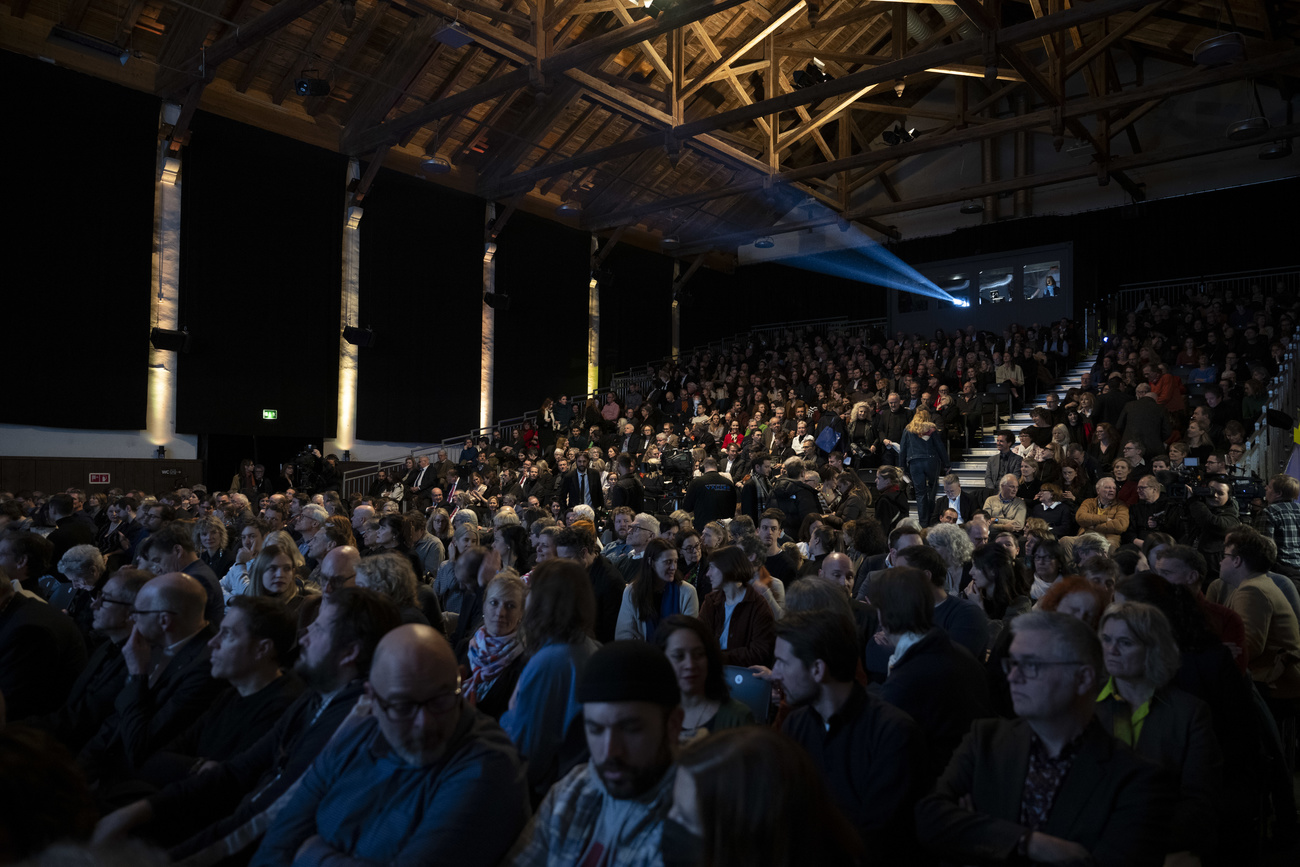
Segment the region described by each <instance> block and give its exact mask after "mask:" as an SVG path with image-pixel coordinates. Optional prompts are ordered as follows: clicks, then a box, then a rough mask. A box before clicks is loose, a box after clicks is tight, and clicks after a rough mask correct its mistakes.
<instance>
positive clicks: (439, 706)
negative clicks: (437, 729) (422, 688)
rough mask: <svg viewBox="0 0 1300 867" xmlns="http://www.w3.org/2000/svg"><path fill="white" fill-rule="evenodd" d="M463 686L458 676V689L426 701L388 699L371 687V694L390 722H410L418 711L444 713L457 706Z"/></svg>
mask: <svg viewBox="0 0 1300 867" xmlns="http://www.w3.org/2000/svg"><path fill="white" fill-rule="evenodd" d="M460 694H461V686H460V678H456V689H455V690H454V691H452V692H443V693H439V694H438V695H435V696H432V697H430V698H426V699H425V700H424V701H388V700H387V699H385V698H384V697H383V696H381V695H380V694H379V693H377V692H375V688H374V687H373V686H372V687H370V696H371V698H373V699H374V700H375V704H376V705H378V706H379V709H380V710H382V711H383V712H384V716H386V717H388V720H389V722H409V721H410V720H413V719H415V715H416V713H418V712H419V711H421V710H423V711H425V712H426V713H432V714H444V713H447V712H448V711H450V710H451V709H452V708H454V707H455V706H456V703H457V702H458V701H459V700H460Z"/></svg>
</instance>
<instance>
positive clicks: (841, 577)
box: [817, 552, 853, 590]
mask: <svg viewBox="0 0 1300 867" xmlns="http://www.w3.org/2000/svg"><path fill="white" fill-rule="evenodd" d="M817 574H818V575H819V576H820V577H822V578H825V579H826V580H827V581H830V582H832V583H834V584H835V585H836V586H837V587H844V589H845V590H852V589H853V561H852V560H850V559H849V557H848V555H847V554H841V553H839V552H833V553H831V554H827V555H826V558H825V559H824V560H822V565H821V569H820V570H818V572H817Z"/></svg>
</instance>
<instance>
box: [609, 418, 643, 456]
mask: <svg viewBox="0 0 1300 867" xmlns="http://www.w3.org/2000/svg"><path fill="white" fill-rule="evenodd" d="M614 447H615V448H617V449H618V450H619V453H620V454H621V453H626V454H629V455H633V456H636V455H639V454H641V453H642V452H643V451H645V440H644V439H643V438H642V437H641V435H640V434H638V433H637V432H636V425H634V424H632V423H631V422H628V423H627V424H625V425H623V430H622V431H621V432H620V433H619V436H618V441H617V442H615V443H614Z"/></svg>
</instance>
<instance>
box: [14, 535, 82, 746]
mask: <svg viewBox="0 0 1300 867" xmlns="http://www.w3.org/2000/svg"><path fill="white" fill-rule="evenodd" d="M30 535H31V534H29V533H26V532H23V531H12V530H11V531H9V532H7V533H5V534H4V535H3V536H0V696H3V697H4V701H5V703H6V705H7V707H8V716H9V718H10V719H15V720H19V719H23V718H24V717H27V716H31V715H33V714H41V713H49V712H51V711H53V710H56V709H57V708H58V707H59V706H60V705H62V704H63V702H64V701H65V700H66V699H67V697H68V691H69V688H70V687H71V686H72V683H73V681H75V680H76V679H77V675H78V674H80V673H81V669H82V668H83V667H84V666H85V664H86V642H85V640H84V639H82V637H81V632H80V630H78V629H77V626H76V624H74V623H73V622H72V618H70V617H68V615H66V614H64V613H63V612H61V611H56V610H55V609H54V608H51V607H50V606H49V605H48V604H47V603H46V602H44V601H43V600H41V599H39V598H32V597H31V596H29V595H27V594H25V593H20V592H18V590H17V589H16V588H15V586H14V582H15V580H16V577H17V571H16V570H17V569H19V568H20V567H21V568H25V566H26V561H27V559H28V555H27V554H26V553H24V550H23V542H25V541H27V540H26V539H25V538H24V537H27V536H30ZM33 538H36V539H38V540H39V541H40V542H41V543H42V544H43V545H44V546H45V547H46V548H48V547H49V545H48V543H47V542H46V541H45V540H44V539H41V538H40V537H33Z"/></svg>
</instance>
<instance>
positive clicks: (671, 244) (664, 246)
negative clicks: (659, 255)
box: [659, 235, 682, 252]
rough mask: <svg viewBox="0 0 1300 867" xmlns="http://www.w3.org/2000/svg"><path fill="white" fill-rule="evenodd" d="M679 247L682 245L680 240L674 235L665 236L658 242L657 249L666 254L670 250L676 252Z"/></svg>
mask: <svg viewBox="0 0 1300 867" xmlns="http://www.w3.org/2000/svg"><path fill="white" fill-rule="evenodd" d="M681 245H682V239H681V238H679V237H677V236H676V235H665V236H664V239H663V240H662V241H660V242H659V249H661V250H664V251H665V252H667V251H670V250H676V249H677V248H678V247H680V246H681Z"/></svg>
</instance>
